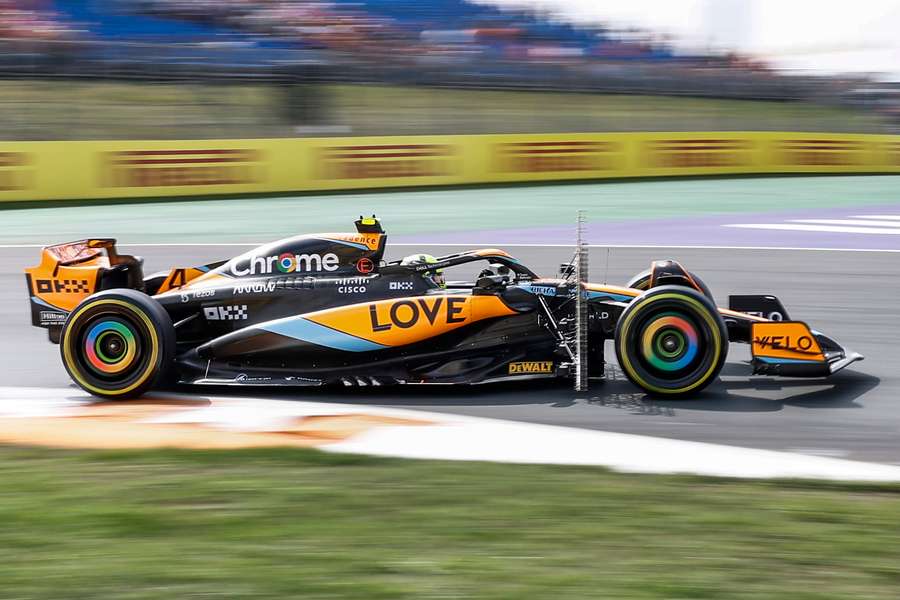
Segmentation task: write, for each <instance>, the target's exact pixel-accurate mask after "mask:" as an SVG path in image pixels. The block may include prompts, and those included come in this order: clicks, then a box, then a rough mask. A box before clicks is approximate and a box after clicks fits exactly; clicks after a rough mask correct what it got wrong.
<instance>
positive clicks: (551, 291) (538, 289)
mask: <svg viewBox="0 0 900 600" xmlns="http://www.w3.org/2000/svg"><path fill="white" fill-rule="evenodd" d="M529 289H530V290H531V293H532V294H537V295H538V296H556V292H557V290H556V288H555V287H553V286H552V285H532V286H529Z"/></svg>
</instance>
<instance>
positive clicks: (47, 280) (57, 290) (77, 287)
mask: <svg viewBox="0 0 900 600" xmlns="http://www.w3.org/2000/svg"><path fill="white" fill-rule="evenodd" d="M142 263H143V261H142V260H141V259H140V258H138V257H134V256H129V255H126V254H119V253H118V251H117V250H116V240H114V239H110V238H92V239H84V240H78V241H75V242H67V243H64V244H56V245H54V246H47V247H45V248H43V249H42V250H41V261H40V263H38V264H37V265H36V266H33V267H29V268H27V269H25V281H26V283H27V285H28V297H29V300H30V303H31V324H32V325H34V326H35V327H43V328H46V329H48V330H49V333H50V340H51V341H53V342H58V340H59V333H60V332H61V330H62V326H63V324H64V323H65V321H66V317H67V316H68V315H69V313H70V312H71V311H72V310H73V309H74V308H75V307H76V306H78V304H79V303H81V301H82V300H84V299H85V298H87V297H88V296H90V295H91V294H93V293H95V292H98V291H100V290H102V289H111V288H119V287H128V288H132V289H142V288H143V269H142Z"/></svg>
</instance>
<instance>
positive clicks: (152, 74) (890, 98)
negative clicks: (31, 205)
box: [0, 0, 900, 140]
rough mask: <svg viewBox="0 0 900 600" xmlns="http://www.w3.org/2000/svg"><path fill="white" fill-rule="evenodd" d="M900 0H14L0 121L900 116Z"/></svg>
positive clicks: (4, 29)
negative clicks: (828, 0) (848, 0)
mask: <svg viewBox="0 0 900 600" xmlns="http://www.w3.org/2000/svg"><path fill="white" fill-rule="evenodd" d="M898 25H900V7H898V3H897V2H890V1H888V2H885V1H883V0H870V1H866V2H861V3H855V4H851V3H845V2H835V3H823V2H813V1H806V0H793V1H786V2H776V1H770V0H757V1H751V0H685V1H681V2H667V1H660V0H632V1H630V2H627V3H626V2H599V1H596V0H545V1H543V2H538V1H536V0H492V1H488V0H479V1H478V2H469V1H466V0H335V1H329V2H325V1H317V0H215V1H211V0H0V86H2V87H0V139H5V140H90V139H173V138H179V139H186V138H191V139H197V138H242V137H252V138H260V137H304V136H315V137H323V136H340V135H399V134H451V133H452V134H457V133H459V134H466V133H544V132H553V133H563V132H600V131H717V130H722V131H728V130H732V131H746V130H753V131H765V130H781V131H827V132H855V133H896V132H898V131H900V85H898V83H897V81H898V80H900V51H898V44H900V42H898V41H897V39H898V38H897V36H896V31H897V28H898Z"/></svg>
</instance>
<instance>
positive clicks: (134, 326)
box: [60, 289, 175, 399]
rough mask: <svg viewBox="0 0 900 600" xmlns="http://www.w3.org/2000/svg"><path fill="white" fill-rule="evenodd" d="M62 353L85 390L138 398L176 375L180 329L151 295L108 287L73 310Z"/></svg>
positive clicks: (105, 396) (103, 394) (113, 397)
mask: <svg viewBox="0 0 900 600" xmlns="http://www.w3.org/2000/svg"><path fill="white" fill-rule="evenodd" d="M60 353H61V354H62V361H63V365H64V366H65V367H66V371H68V373H69V376H70V377H71V378H72V380H73V381H74V382H75V383H77V384H78V385H79V386H80V387H81V388H82V389H84V390H85V391H87V392H90V393H91V394H93V395H95V396H99V397H101V398H110V399H127V398H137V397H138V396H140V395H141V394H143V393H144V392H145V391H147V390H148V389H150V387H152V386H154V385H156V384H162V383H164V382H165V381H166V380H167V379H168V378H169V376H170V375H171V373H172V371H173V369H174V362H175V328H174V326H173V325H172V319H171V318H170V317H169V314H168V313H167V312H166V311H165V310H164V309H163V308H162V306H160V305H159V303H157V302H156V301H155V300H153V299H152V298H150V297H149V296H147V295H146V294H143V293H141V292H138V291H135V290H129V289H118V290H110V291H104V292H100V293H98V294H94V295H93V296H90V297H88V298H86V299H85V300H84V301H83V302H82V303H81V304H79V305H78V306H77V307H76V308H75V310H73V311H72V313H71V314H70V315H69V318H68V319H67V320H66V323H65V326H64V327H63V332H62V339H61V343H60Z"/></svg>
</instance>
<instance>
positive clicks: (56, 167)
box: [0, 132, 900, 201]
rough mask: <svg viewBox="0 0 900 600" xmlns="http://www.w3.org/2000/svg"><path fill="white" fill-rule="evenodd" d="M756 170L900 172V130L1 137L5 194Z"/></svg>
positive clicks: (235, 190) (282, 188)
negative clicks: (893, 132) (92, 138)
mask: <svg viewBox="0 0 900 600" xmlns="http://www.w3.org/2000/svg"><path fill="white" fill-rule="evenodd" d="M758 173H762V174H765V173H771V174H779V173H900V136H889V135H866V134H825V133H786V132H707V133H695V132H692V133H571V134H540V135H538V134H535V135H527V134H526V135H456V136H395V137H341V138H314V139H243V140H155V141H106V142H0V201H16V200H68V199H93V198H129V197H133V198H138V197H159V196H191V195H216V194H266V193H279V192H294V191H296V192H302V191H317V190H342V189H358V188H380V187H398V186H434V185H460V184H481V183H507V182H528V181H563V180H576V179H586V180H589V179H605V178H627V177H661V176H663V177H672V176H679V175H744V174H758Z"/></svg>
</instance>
